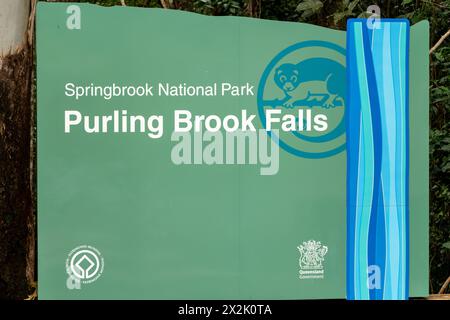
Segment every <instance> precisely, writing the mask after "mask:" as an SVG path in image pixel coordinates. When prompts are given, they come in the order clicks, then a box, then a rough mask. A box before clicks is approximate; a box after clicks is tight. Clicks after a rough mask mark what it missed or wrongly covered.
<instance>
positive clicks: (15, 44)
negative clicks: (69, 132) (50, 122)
mask: <svg viewBox="0 0 450 320" xmlns="http://www.w3.org/2000/svg"><path fill="white" fill-rule="evenodd" d="M34 3H35V2H34V1H33V0H1V1H0V299H23V298H25V297H26V296H27V294H28V293H29V291H30V285H31V284H32V283H33V281H34V277H35V218H34V209H33V203H34V202H33V198H32V188H33V187H32V185H33V184H34V183H33V180H34V175H33V174H32V172H33V170H32V168H33V163H32V159H33V157H32V156H31V151H32V147H31V146H32V145H33V143H32V136H31V134H32V126H33V125H32V121H33V119H34V117H32V115H33V111H34V108H33V107H32V103H31V94H32V69H33V55H32V52H33V51H32V46H31V39H32V37H31V36H30V35H31V34H32V32H30V31H29V30H30V28H31V31H32V27H33V22H34V19H33V18H31V19H30V17H34ZM30 10H31V11H30ZM30 12H31V13H30ZM29 26H31V27H29Z"/></svg>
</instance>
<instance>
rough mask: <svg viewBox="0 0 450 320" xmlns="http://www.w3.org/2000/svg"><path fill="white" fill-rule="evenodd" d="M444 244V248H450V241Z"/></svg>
mask: <svg viewBox="0 0 450 320" xmlns="http://www.w3.org/2000/svg"><path fill="white" fill-rule="evenodd" d="M442 246H443V247H444V248H447V249H450V241H448V242H446V243H444V244H443V245H442Z"/></svg>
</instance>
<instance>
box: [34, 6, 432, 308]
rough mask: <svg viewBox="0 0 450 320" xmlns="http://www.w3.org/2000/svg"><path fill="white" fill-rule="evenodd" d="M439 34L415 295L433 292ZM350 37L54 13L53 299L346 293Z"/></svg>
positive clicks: (420, 182)
mask: <svg viewBox="0 0 450 320" xmlns="http://www.w3.org/2000/svg"><path fill="white" fill-rule="evenodd" d="M427 30H428V25H427V24H426V23H419V24H417V25H416V26H412V27H411V35H410V38H411V40H410V43H411V45H410V61H411V70H410V73H409V75H410V77H411V79H414V81H411V90H410V138H411V147H410V153H411V156H410V171H411V172H412V173H414V174H411V179H410V199H411V200H410V295H411V296H424V295H427V293H428V280H427V279H428V240H427V239H428V162H427V161H428V160H427V154H428V153H427V148H428V109H427V105H428V104H427V103H428V101H427V98H426V96H427V90H428V87H427V72H428V71H427V66H426V63H425V62H421V63H418V61H422V60H423V61H427V53H426V47H427V44H428V40H427V36H428V35H427V32H428V31H427ZM345 46H346V33H345V32H342V31H336V30H330V29H325V28H321V27H317V26H312V25H307V24H300V23H284V22H274V21H265V20H256V19H248V18H236V17H206V16H201V15H196V14H191V13H186V12H180V11H171V10H158V9H136V8H123V7H116V8H101V7H98V6H93V5H86V4H76V5H75V4H62V3H60V4H46V3H39V4H38V14H37V59H38V61H37V81H38V238H39V242H38V255H39V256H38V272H39V297H40V298H41V299H121V298H125V299H126V298H130V299H306V298H345V297H346V254H347V253H346V150H345V148H346V134H345V120H344V119H345V118H344V115H345V107H346V89H347V88H346V50H345Z"/></svg>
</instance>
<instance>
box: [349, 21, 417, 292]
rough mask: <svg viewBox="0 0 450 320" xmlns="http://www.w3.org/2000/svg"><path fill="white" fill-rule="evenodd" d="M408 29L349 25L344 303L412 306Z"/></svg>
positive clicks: (404, 24) (399, 24) (391, 24)
mask: <svg viewBox="0 0 450 320" xmlns="http://www.w3.org/2000/svg"><path fill="white" fill-rule="evenodd" d="M408 46H409V22H408V20H405V19H381V20H380V23H379V25H378V26H377V28H374V27H373V24H369V23H368V21H367V20H366V19H350V20H349V21H348V23H347V82H348V83H347V88H348V91H347V109H346V128H347V298H348V299H352V300H353V299H357V300H369V299H370V300H381V299H387V300H392V299H407V298H408V291H409V287H408V272H409V270H408V269H409V268H408V266H409V261H408V255H409V253H408V250H409V243H408V242H409V239H408V237H409V234H408V221H409V220H408V213H409V208H408V174H409V169H408V163H409V158H408V157H409V146H408V144H409V141H408V131H409V127H408Z"/></svg>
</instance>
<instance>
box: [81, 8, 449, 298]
mask: <svg viewBox="0 0 450 320" xmlns="http://www.w3.org/2000/svg"><path fill="white" fill-rule="evenodd" d="M80 2H91V3H97V4H101V5H105V6H111V5H120V4H121V1H120V0H97V1H92V0H91V1H89V0H81V1H80ZM124 2H125V3H126V5H129V6H139V7H165V8H172V9H181V10H188V11H194V12H198V13H203V14H208V15H243V16H252V17H257V18H263V19H272V20H284V21H294V22H308V23H313V24H316V25H321V26H325V27H329V28H335V29H341V30H344V29H345V24H346V19H347V18H348V17H358V16H359V17H362V16H366V13H365V12H366V8H367V7H368V6H369V5H371V4H376V5H378V6H379V7H380V9H381V16H382V17H393V18H395V17H407V18H409V19H410V21H411V24H414V23H416V22H418V21H420V20H423V19H427V20H429V22H430V28H431V29H430V38H431V39H430V40H431V44H430V47H431V45H433V44H434V43H436V42H437V41H438V40H439V38H440V37H441V36H442V35H444V34H445V33H446V32H447V30H449V29H450V0H397V1H396V0H383V1H375V0H369V1H367V0H353V1H350V0H125V1H124ZM449 71H450V37H449V38H447V40H445V41H444V42H443V43H442V44H441V45H440V46H439V47H438V48H437V49H436V50H435V51H434V52H433V53H432V54H431V55H430V102H431V105H430V126H431V129H430V269H431V275H430V278H431V280H430V292H433V293H435V292H437V291H438V290H439V288H440V286H441V285H442V284H443V283H444V281H445V279H446V278H447V277H448V276H450V204H449V202H450V188H449V187H450V123H449V120H450V73H449Z"/></svg>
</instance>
